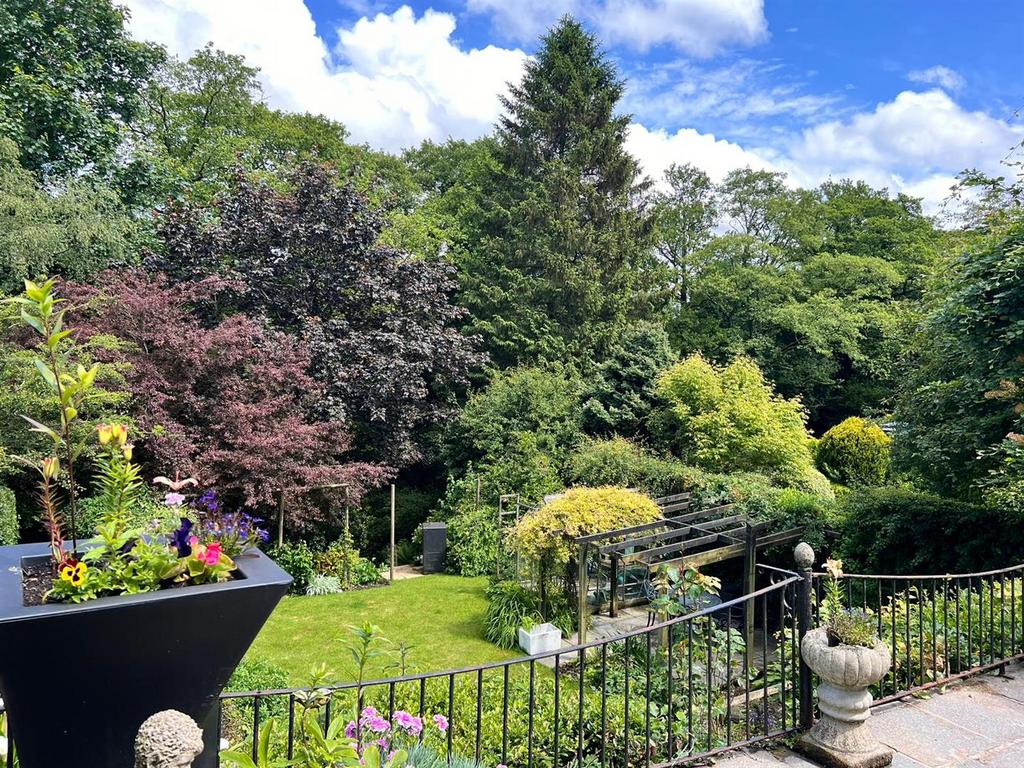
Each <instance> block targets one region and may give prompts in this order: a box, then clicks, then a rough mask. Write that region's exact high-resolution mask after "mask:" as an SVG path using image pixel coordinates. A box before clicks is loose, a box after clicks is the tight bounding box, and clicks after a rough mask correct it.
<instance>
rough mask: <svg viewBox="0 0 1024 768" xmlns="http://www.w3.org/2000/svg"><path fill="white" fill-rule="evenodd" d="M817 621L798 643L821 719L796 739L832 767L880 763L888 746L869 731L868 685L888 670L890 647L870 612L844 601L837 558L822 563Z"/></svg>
mask: <svg viewBox="0 0 1024 768" xmlns="http://www.w3.org/2000/svg"><path fill="white" fill-rule="evenodd" d="M825 571H826V576H825V584H824V597H823V600H822V603H821V606H820V608H821V616H822V626H820V627H818V628H817V629H813V630H811V631H810V632H808V633H807V634H806V635H805V636H804V639H803V641H802V642H801V644H800V651H801V653H802V655H803V659H804V661H805V662H806V663H807V666H809V667H810V668H811V670H812V671H813V672H814V673H815V674H817V675H818V677H819V678H820V682H819V684H818V709H819V710H820V712H821V719H819V720H818V722H816V723H815V724H814V727H813V728H811V730H810V731H808V732H807V733H806V734H804V735H803V736H802V737H801V738H800V742H799V744H800V747H801V749H802V750H803V751H804V752H806V753H807V754H809V755H810V756H811V757H813V758H815V759H817V760H819V761H820V762H822V763H823V764H825V765H829V766H835V768H881V766H885V765H889V764H890V763H891V762H892V751H891V750H889V749H888V748H886V747H884V746H883V745H882V744H880V743H879V742H878V741H877V740H875V738H874V737H873V736H872V734H871V730H870V729H869V728H868V726H867V723H866V720H867V718H868V716H869V715H870V707H871V693H870V692H869V691H868V688H869V687H870V686H872V685H874V684H875V683H877V682H878V681H879V680H881V679H882V678H883V677H884V676H885V674H886V672H888V671H889V664H890V656H889V649H888V648H887V647H886V645H885V643H883V642H882V641H881V640H879V638H878V635H877V634H876V633H875V623H874V620H873V618H872V616H871V614H870V613H867V612H865V611H857V610H850V609H849V608H847V607H846V606H845V605H844V601H843V593H842V588H841V586H840V579H841V578H842V576H843V563H842V561H841V560H827V561H826V562H825Z"/></svg>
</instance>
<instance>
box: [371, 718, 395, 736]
mask: <svg viewBox="0 0 1024 768" xmlns="http://www.w3.org/2000/svg"><path fill="white" fill-rule="evenodd" d="M366 727H367V728H369V729H370V730H371V731H375V732H376V733H384V732H386V731H389V730H391V723H389V722H388V721H387V720H385V719H384V718H383V717H380V716H375V717H371V718H370V719H369V720H368V721H367V723H366Z"/></svg>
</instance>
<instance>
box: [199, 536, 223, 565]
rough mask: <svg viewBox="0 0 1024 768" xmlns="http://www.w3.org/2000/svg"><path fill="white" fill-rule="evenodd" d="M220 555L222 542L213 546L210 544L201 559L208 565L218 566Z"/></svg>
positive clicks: (216, 542)
mask: <svg viewBox="0 0 1024 768" xmlns="http://www.w3.org/2000/svg"><path fill="white" fill-rule="evenodd" d="M220 555H221V552H220V542H219V541H215V542H213V544H210V545H209V546H208V547H207V548H206V550H205V551H203V552H202V553H200V555H199V559H200V560H202V561H203V562H204V563H206V564H207V565H216V564H217V563H219V562H220Z"/></svg>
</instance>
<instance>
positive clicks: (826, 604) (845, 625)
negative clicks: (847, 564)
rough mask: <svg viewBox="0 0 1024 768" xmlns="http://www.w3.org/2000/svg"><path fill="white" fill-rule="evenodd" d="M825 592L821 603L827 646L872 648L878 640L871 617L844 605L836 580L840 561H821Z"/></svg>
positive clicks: (841, 570)
mask: <svg viewBox="0 0 1024 768" xmlns="http://www.w3.org/2000/svg"><path fill="white" fill-rule="evenodd" d="M825 573H826V576H825V593H824V597H823V599H822V604H821V613H822V616H823V618H824V626H825V632H826V634H827V635H828V641H829V645H859V646H863V647H865V648H873V647H874V646H875V645H876V644H877V643H878V634H877V632H876V629H875V619H874V617H873V616H872V615H871V614H870V613H868V612H867V611H862V610H857V609H850V608H847V607H846V605H845V601H844V598H843V590H842V587H841V586H840V581H839V580H840V579H841V578H842V576H843V561H842V560H833V559H829V560H826V561H825Z"/></svg>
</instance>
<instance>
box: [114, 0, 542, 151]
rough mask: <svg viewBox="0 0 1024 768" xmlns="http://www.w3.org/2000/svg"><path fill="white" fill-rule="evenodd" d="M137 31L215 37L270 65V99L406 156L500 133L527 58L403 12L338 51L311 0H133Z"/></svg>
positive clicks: (172, 44) (174, 37) (194, 40)
mask: <svg viewBox="0 0 1024 768" xmlns="http://www.w3.org/2000/svg"><path fill="white" fill-rule="evenodd" d="M127 5H128V7H129V9H130V10H131V12H132V21H131V29H132V32H133V34H134V35H135V36H136V37H138V38H141V39H147V40H155V41H156V42H159V43H162V44H164V45H166V46H167V47H168V49H169V50H170V51H171V52H172V53H175V54H178V55H181V56H187V55H189V54H190V53H191V52H192V51H193V50H195V49H196V48H199V47H201V46H202V45H204V44H205V43H206V42H207V41H210V40H212V41H213V43H214V45H215V46H216V47H218V48H221V49H223V50H226V51H229V52H231V53H238V54H242V55H244V56H245V57H246V59H247V60H248V61H249V63H251V64H253V65H255V66H257V67H259V68H260V78H261V81H262V82H263V85H264V88H265V92H266V94H267V98H268V101H269V102H270V103H271V104H272V105H273V106H277V107H281V108H284V109H291V110H303V111H311V112H321V113H323V114H325V115H328V116H329V117H332V118H335V119H338V120H340V121H342V122H343V123H345V125H346V126H347V127H348V128H349V130H350V131H351V133H352V136H353V137H354V138H355V139H356V140H358V141H366V142H369V143H370V144H372V145H373V146H376V147H381V148H384V149H391V150H396V149H400V148H402V147H405V146H408V145H410V144H414V143H418V142H419V141H422V140H423V139H427V138H430V139H438V140H443V139H446V138H448V137H449V136H454V137H457V138H473V137H476V136H479V135H480V134H482V133H485V132H487V131H488V130H490V128H491V126H492V125H493V123H494V121H495V119H496V118H497V116H498V114H499V112H500V102H499V95H500V94H501V93H503V92H504V90H505V84H506V83H507V82H509V81H516V80H518V79H519V77H520V75H521V72H522V67H523V64H524V62H525V61H526V58H527V57H526V54H524V53H523V52H522V51H519V50H515V49H505V48H498V47H495V46H487V47H485V48H481V49H472V50H463V49H462V48H461V47H459V45H458V44H457V43H456V42H455V41H453V40H452V34H453V32H454V31H455V18H454V17H453V16H451V15H450V14H446V13H437V12H434V11H431V10H428V11H426V12H425V13H424V14H423V15H422V16H420V17H418V18H417V17H416V15H415V13H414V12H413V11H412V10H411V9H410V8H409V7H408V6H403V7H401V8H399V9H398V10H396V11H395V12H394V13H391V14H384V13H380V14H377V15H376V16H374V17H373V18H366V17H364V18H362V19H360V20H359V21H358V22H356V23H355V24H354V25H353V26H352V27H351V28H347V29H346V28H342V29H339V30H338V37H339V43H338V45H337V47H336V48H335V50H334V51H329V50H328V48H327V45H326V44H325V43H324V41H323V39H321V38H320V37H319V36H318V35H317V33H316V27H315V24H314V22H313V18H312V16H311V15H310V13H309V10H308V8H307V7H306V6H305V4H304V3H303V2H302V0H217V2H208V0H127Z"/></svg>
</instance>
